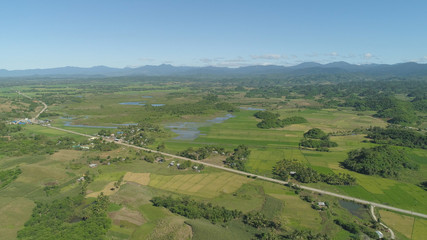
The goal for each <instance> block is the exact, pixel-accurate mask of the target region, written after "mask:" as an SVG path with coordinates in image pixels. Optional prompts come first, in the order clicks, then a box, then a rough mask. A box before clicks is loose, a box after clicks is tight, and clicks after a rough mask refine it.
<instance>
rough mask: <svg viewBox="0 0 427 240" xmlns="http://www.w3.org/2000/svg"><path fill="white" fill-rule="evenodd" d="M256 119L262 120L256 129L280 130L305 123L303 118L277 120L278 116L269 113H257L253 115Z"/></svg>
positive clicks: (294, 117)
mask: <svg viewBox="0 0 427 240" xmlns="http://www.w3.org/2000/svg"><path fill="white" fill-rule="evenodd" d="M254 116H255V117H256V118H259V119H262V121H261V122H259V123H258V124H257V127H259V128H264V129H269V128H282V127H284V126H287V125H291V124H299V123H306V122H307V120H306V119H305V118H303V117H299V116H293V117H288V118H285V119H282V120H281V119H279V117H280V115H279V114H278V113H272V112H269V111H259V112H256V113H255V114H254Z"/></svg>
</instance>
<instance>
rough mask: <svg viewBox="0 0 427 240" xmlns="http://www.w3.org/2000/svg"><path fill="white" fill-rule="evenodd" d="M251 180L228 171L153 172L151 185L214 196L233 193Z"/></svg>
mask: <svg viewBox="0 0 427 240" xmlns="http://www.w3.org/2000/svg"><path fill="white" fill-rule="evenodd" d="M250 181H253V180H252V179H249V178H246V177H244V176H240V175H236V174H231V173H227V172H223V173H211V174H204V173H200V174H186V175H175V176H166V175H157V174H151V175H150V183H149V186H150V187H154V188H159V189H162V190H167V191H171V192H177V193H181V194H188V195H193V196H199V197H204V198H214V197H216V196H219V195H220V194H222V193H232V192H234V191H236V190H237V189H239V188H240V187H241V186H242V185H243V184H244V183H248V182H250Z"/></svg>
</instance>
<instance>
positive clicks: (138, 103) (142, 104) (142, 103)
mask: <svg viewBox="0 0 427 240" xmlns="http://www.w3.org/2000/svg"><path fill="white" fill-rule="evenodd" d="M119 104H121V105H139V106H144V105H145V103H144V102H122V103H119Z"/></svg>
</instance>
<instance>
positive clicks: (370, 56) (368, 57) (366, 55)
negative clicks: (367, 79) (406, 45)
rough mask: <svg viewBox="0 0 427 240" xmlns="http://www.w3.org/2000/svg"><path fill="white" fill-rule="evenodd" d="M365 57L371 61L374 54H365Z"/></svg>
mask: <svg viewBox="0 0 427 240" xmlns="http://www.w3.org/2000/svg"><path fill="white" fill-rule="evenodd" d="M363 57H364V58H365V59H371V58H372V57H373V55H372V53H365V54H364V55H363Z"/></svg>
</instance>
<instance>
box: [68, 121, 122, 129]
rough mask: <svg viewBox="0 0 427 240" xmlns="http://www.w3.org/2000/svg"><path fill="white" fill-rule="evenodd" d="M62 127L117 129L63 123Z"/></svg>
mask: <svg viewBox="0 0 427 240" xmlns="http://www.w3.org/2000/svg"><path fill="white" fill-rule="evenodd" d="M64 127H83V128H117V127H112V126H91V125H82V124H76V125H73V124H71V122H65V123H64Z"/></svg>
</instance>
